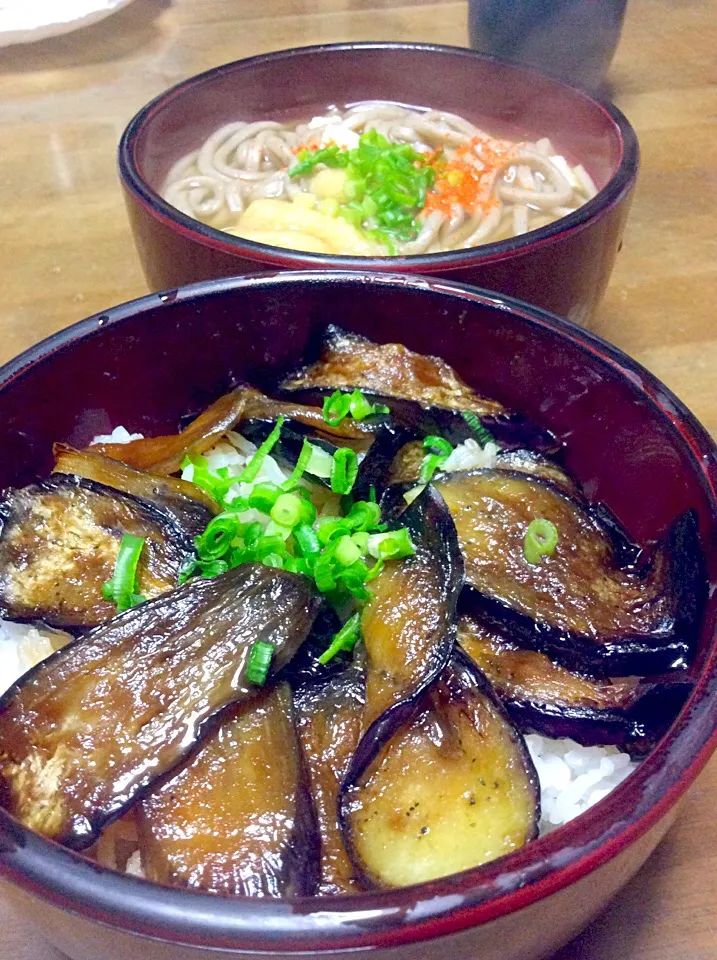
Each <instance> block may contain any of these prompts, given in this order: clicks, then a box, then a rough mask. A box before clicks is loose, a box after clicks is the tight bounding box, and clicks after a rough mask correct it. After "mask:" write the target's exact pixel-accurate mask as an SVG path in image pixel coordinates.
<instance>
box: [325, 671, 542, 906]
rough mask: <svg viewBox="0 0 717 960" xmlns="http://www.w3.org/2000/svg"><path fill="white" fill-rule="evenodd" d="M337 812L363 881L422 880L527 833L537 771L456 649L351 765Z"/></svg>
mask: <svg viewBox="0 0 717 960" xmlns="http://www.w3.org/2000/svg"><path fill="white" fill-rule="evenodd" d="M340 813H341V822H342V826H343V831H344V839H345V842H346V847H347V849H348V850H349V853H350V855H351V857H352V859H353V862H354V864H355V866H356V868H357V869H358V870H359V871H360V874H361V876H362V877H363V878H364V881H365V882H366V883H367V884H371V885H375V886H379V887H397V886H405V885H408V884H413V883H422V882H423V881H426V880H432V879H435V878H438V877H444V876H448V875H449V874H452V873H457V872H458V871H460V870H466V869H469V868H471V867H477V866H479V865H481V864H483V863H487V862H488V861H490V860H494V859H496V858H497V857H500V856H503V855H504V854H506V853H509V852H510V851H512V850H515V849H517V848H518V847H520V846H522V845H523V844H524V843H526V842H527V841H529V840H532V839H534V838H535V837H536V836H537V832H538V821H539V819H540V799H539V789H538V778H537V774H536V772H535V768H534V767H533V763H532V761H531V759H530V756H529V754H528V751H527V749H526V747H525V743H524V742H523V739H522V737H521V735H520V733H518V731H517V730H516V729H515V728H514V727H513V725H512V723H511V722H510V720H509V719H508V716H507V714H506V713H505V711H504V709H503V707H502V706H501V705H500V702H499V701H498V700H497V698H496V697H495V695H494V693H493V692H492V690H491V688H490V685H489V684H488V683H487V681H486V680H485V678H484V677H483V676H482V675H481V673H480V672H479V671H478V670H477V669H476V668H475V667H474V666H473V664H472V663H470V661H469V660H468V659H467V658H465V657H464V656H463V655H462V654H460V653H457V654H455V655H454V657H453V658H452V660H451V662H450V664H449V665H448V667H446V668H445V670H444V671H443V673H442V674H441V676H440V678H439V679H438V681H437V682H436V683H435V685H434V686H433V687H432V688H431V689H430V691H429V692H428V693H426V694H425V695H424V697H423V698H422V699H421V701H420V702H419V706H418V709H417V711H416V713H415V716H414V717H413V718H412V719H411V720H410V721H409V722H408V723H406V724H405V725H404V726H402V727H400V728H399V729H398V730H397V731H396V732H395V733H394V734H393V736H392V737H391V738H390V739H389V740H388V742H384V744H382V750H381V752H380V753H379V754H378V756H376V758H375V760H374V761H373V762H372V763H370V764H369V765H368V766H366V767H365V768H363V769H356V768H355V767H352V769H351V770H350V771H349V775H348V777H347V779H346V781H345V783H344V785H343V787H342V793H341V808H340Z"/></svg>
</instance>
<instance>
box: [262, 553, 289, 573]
mask: <svg viewBox="0 0 717 960" xmlns="http://www.w3.org/2000/svg"><path fill="white" fill-rule="evenodd" d="M284 560H285V558H284V557H282V556H281V555H280V554H278V553H267V554H266V556H265V557H262V560H261V562H262V563H263V564H264V566H265V567H275V568H276V569H277V570H283V569H284Z"/></svg>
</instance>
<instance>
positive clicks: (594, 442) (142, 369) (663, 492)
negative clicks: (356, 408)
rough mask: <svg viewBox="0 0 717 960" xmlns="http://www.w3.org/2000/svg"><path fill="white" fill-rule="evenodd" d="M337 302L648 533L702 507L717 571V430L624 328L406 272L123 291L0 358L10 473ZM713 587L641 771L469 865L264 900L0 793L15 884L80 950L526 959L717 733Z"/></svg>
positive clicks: (1, 420)
mask: <svg viewBox="0 0 717 960" xmlns="http://www.w3.org/2000/svg"><path fill="white" fill-rule="evenodd" d="M337 321H339V322H340V323H342V324H343V325H344V326H346V327H348V328H349V329H351V330H356V331H358V332H360V333H363V334H366V335H368V336H370V337H373V338H375V339H377V340H379V341H384V342H387V341H400V342H403V343H405V344H406V345H407V346H409V347H411V348H413V349H414V350H420V351H423V352H433V353H436V354H438V355H440V356H442V357H445V359H446V360H447V361H448V362H449V363H451V364H453V365H454V366H455V367H456V369H457V370H458V372H459V373H460V374H461V376H463V377H465V378H466V380H468V382H469V383H470V384H472V385H473V386H475V387H477V388H478V389H479V390H481V391H482V392H484V393H486V394H487V395H488V396H492V397H496V398H497V399H499V400H501V401H502V402H504V403H506V404H508V405H509V406H512V407H514V408H516V409H518V410H522V411H524V412H525V413H527V414H528V415H530V416H532V417H534V418H535V419H536V420H538V421H539V422H540V423H542V424H544V425H545V426H547V427H549V428H551V429H552V430H554V431H555V432H556V434H557V435H558V436H559V437H560V438H563V439H566V441H567V466H568V467H569V468H570V469H571V470H572V471H574V473H575V474H576V475H577V476H578V478H579V479H580V480H581V481H582V483H583V484H584V486H585V489H586V490H587V491H588V494H589V496H590V497H591V498H593V499H596V500H597V499H600V500H603V501H605V502H606V503H607V504H608V505H609V506H610V507H612V509H613V510H614V511H615V512H616V513H617V514H618V516H619V517H620V519H621V520H622V521H623V522H624V523H625V524H626V526H627V528H628V530H629V531H630V532H631V533H632V535H633V536H634V537H635V538H636V539H638V540H639V541H640V542H642V543H645V542H647V541H649V540H651V539H652V538H655V537H656V536H658V535H659V534H660V532H661V531H662V530H664V528H665V527H666V525H667V524H668V523H669V522H670V521H671V520H672V519H673V518H674V517H675V516H676V515H677V514H679V513H681V512H682V511H683V510H685V509H687V508H689V507H693V508H694V509H696V511H697V513H698V515H699V522H700V529H701V533H702V537H703V540H704V544H705V549H706V552H707V564H708V572H709V578H710V582H711V585H712V587H713V588H714V586H715V582H716V581H717V490H716V485H717V462H716V460H715V455H716V453H717V450H716V448H715V445H714V444H713V442H712V441H711V439H710V438H709V436H708V435H707V433H706V432H705V431H704V430H703V429H702V427H700V425H699V424H698V423H697V422H696V421H695V419H694V418H693V417H692V415H691V414H690V413H689V412H688V411H687V410H686V409H685V408H684V407H683V406H682V405H681V404H680V402H679V401H678V400H677V399H676V398H675V397H674V396H672V394H671V393H670V392H669V391H668V390H667V389H666V388H665V387H663V386H662V385H661V384H660V383H659V382H658V381H657V380H655V378H654V377H652V376H651V375H650V374H649V373H648V372H647V371H646V370H644V369H642V368H641V367H640V366H638V365H637V364H636V363H634V362H633V361H631V360H629V359H628V358H627V357H626V356H625V355H624V354H622V353H621V352H620V351H619V350H617V349H615V348H614V347H612V346H610V345H608V344H607V343H604V342H603V341H601V340H599V339H598V338H596V337H594V336H593V335H591V334H589V333H586V332H585V331H583V330H579V329H578V328H576V327H574V326H573V325H571V324H568V323H565V322H564V321H561V320H559V319H557V318H555V317H553V316H550V315H549V314H547V313H544V312H542V311H540V310H538V309H535V308H532V307H528V306H525V305H523V304H521V303H518V302H515V301H511V300H500V299H497V298H494V297H493V296H492V295H490V294H486V293H484V292H481V291H479V290H475V289H470V288H467V287H462V286H459V285H454V284H450V283H446V282H445V281H441V280H435V279H434V280H431V279H428V278H422V277H415V278H414V277H406V276H402V275H394V276H389V275H385V274H384V275H370V274H352V273H327V272H313V273H303V274H291V273H285V272H284V273H279V274H273V275H269V276H263V277H245V278H240V279H232V280H218V281H213V282H208V283H202V284H197V285H195V286H192V287H187V288H185V289H182V290H178V291H177V292H176V293H174V294H172V295H171V296H167V295H164V296H149V297H145V298H144V299H142V300H137V301H135V302H134V303H129V304H125V305H124V306H120V307H115V308H114V309H112V310H109V311H107V313H105V314H103V315H101V316H96V317H91V318H90V319H88V320H84V321H82V322H81V323H78V324H76V325H75V326H74V327H70V328H69V329H68V330H64V331H62V332H61V333H58V334H56V335H55V336H53V337H50V338H49V339H48V340H45V341H44V342H42V343H41V344H39V345H38V346H36V347H33V348H32V349H31V350H29V351H27V352H26V353H25V354H23V355H22V356H20V357H19V358H18V359H17V360H14V361H12V362H11V363H9V364H7V365H6V366H5V367H4V368H3V369H2V370H1V371H0V449H2V451H3V457H1V458H0V485H3V486H4V485H7V484H20V483H27V482H29V481H31V480H32V479H34V478H35V477H37V476H42V475H43V474H44V473H46V471H47V470H48V469H49V468H50V466H51V447H52V443H53V441H55V440H66V441H69V442H70V443H72V444H74V445H78V446H79V445H82V444H85V443H87V442H88V441H89V440H90V438H91V437H92V436H93V435H95V434H97V433H107V432H108V431H109V429H110V428H111V427H113V426H116V425H119V424H123V425H125V426H126V427H128V428H129V429H130V430H133V431H139V432H141V433H145V434H152V433H155V434H157V433H166V432H168V431H172V430H174V429H176V427H177V425H178V422H179V420H180V418H182V417H184V416H185V415H187V414H189V413H192V412H196V411H197V410H198V409H200V408H201V407H203V406H204V405H205V404H207V402H208V401H210V400H211V399H213V398H215V397H216V396H217V395H219V394H220V393H222V392H223V391H225V390H226V389H227V388H228V387H229V386H230V384H232V383H233V382H234V381H237V380H242V379H248V380H250V381H253V382H255V383H258V384H262V383H263V382H264V381H266V380H268V379H269V378H273V377H276V376H277V375H278V374H279V373H280V372H282V371H285V370H287V368H289V367H291V366H293V365H295V364H296V363H298V362H299V361H301V360H302V357H303V355H304V353H305V351H306V348H307V344H308V343H309V341H310V339H311V338H312V336H313V335H315V334H316V332H317V331H318V330H319V329H320V328H321V327H323V325H325V324H327V323H330V322H337ZM716 614H717V594H715V592H714V589H712V590H711V597H710V599H709V601H708V605H707V610H706V613H705V616H704V619H703V622H702V625H701V631H700V636H699V640H698V651H699V652H698V655H697V659H696V661H695V663H694V664H693V667H692V672H693V674H694V676H695V678H696V681H697V682H696V686H695V689H694V693H693V694H692V696H691V698H690V700H689V702H688V703H687V705H686V706H685V708H684V710H683V711H682V713H681V714H680V716H679V718H678V719H677V721H676V723H675V724H674V725H673V726H672V727H671V729H670V730H669V732H668V734H667V735H666V736H665V737H664V739H663V740H662V741H661V742H660V743H659V744H658V746H657V747H656V749H655V750H654V751H653V752H652V753H651V754H650V756H649V757H648V758H647V759H646V760H645V761H644V762H643V764H642V765H641V766H640V768H639V769H638V771H637V772H636V773H634V774H633V775H632V776H631V777H630V778H629V779H628V780H627V781H626V782H625V783H623V784H622V785H621V786H620V787H618V788H617V789H616V790H615V791H614V792H613V793H612V794H611V795H610V796H609V797H608V798H606V799H605V800H604V801H602V802H601V803H599V804H597V805H596V806H595V807H594V808H593V809H592V810H590V811H589V812H588V813H586V814H584V815H583V816H581V817H580V818H578V819H577V820H575V821H574V822H573V823H571V824H568V825H566V826H565V827H562V828H561V829H559V830H557V831H556V832H555V833H553V834H551V835H550V836H547V837H545V838H543V839H541V840H538V841H535V842H534V843H531V844H529V845H527V846H526V847H524V848H523V849H521V850H519V851H517V852H515V853H513V854H511V855H509V856H507V857H504V858H503V859H502V860H500V861H496V862H494V863H491V864H488V865H487V866H485V867H482V868H480V869H476V870H470V871H467V872H464V873H461V874H457V875H455V876H452V877H448V878H446V879H443V880H439V881H435V882H433V883H427V884H423V885H420V886H414V887H409V888H405V889H401V890H395V891H390V892H383V893H376V894H364V895H361V896H357V897H354V898H346V897H340V898H335V899H324V900H321V901H317V900H298V901H294V902H289V901H271V900H247V899H229V898H221V897H214V896H210V895H208V894H200V893H190V892H187V891H180V890H171V889H167V888H163V887H160V886H154V885H151V884H148V883H146V882H144V881H142V880H138V879H135V878H132V877H127V876H120V875H118V874H114V873H112V872H110V871H107V870H104V869H102V868H100V867H98V866H95V865H93V864H91V863H90V862H88V861H87V860H84V859H83V858H82V857H80V856H79V855H77V854H75V853H72V852H70V851H68V850H65V849H63V848H62V847H60V846H57V845H55V844H54V843H51V842H49V841H47V840H43V839H42V838H40V837H39V836H36V835H35V834H33V833H31V832H29V831H28V830H26V829H24V828H23V827H21V826H19V825H18V824H17V823H16V822H15V821H14V820H13V819H12V818H11V817H10V816H8V815H7V814H5V813H4V812H1V811H0V874H2V875H3V876H4V877H5V878H6V879H7V880H8V881H9V882H10V883H9V885H8V887H7V890H8V893H10V894H12V895H13V896H14V899H15V901H16V902H17V903H18V905H19V906H20V908H21V909H22V910H23V911H25V912H26V913H27V914H28V915H30V916H31V917H32V918H33V919H34V922H35V923H36V924H37V925H38V927H40V928H41V929H42V930H43V931H44V932H45V933H46V935H47V936H48V937H49V939H51V940H52V941H53V942H54V943H56V944H57V945H58V946H59V947H60V948H61V949H62V950H64V951H65V952H66V953H67V954H69V956H70V957H73V958H75V960H130V958H141V960H170V958H171V960H197V958H206V960H211V958H212V957H215V956H216V954H215V953H214V950H220V951H221V950H224V951H226V953H222V954H221V955H222V956H226V955H228V956H230V957H240V958H245V960H249V958H253V960H257V957H259V958H262V957H264V958H276V960H278V958H282V960H286V958H289V957H296V956H297V955H299V954H301V955H307V954H310V955H312V956H313V955H318V956H319V957H326V958H327V960H350V958H351V957H353V956H355V955H356V954H355V953H354V951H360V950H366V951H368V952H370V955H371V956H372V957H375V958H376V960H433V958H436V960H445V958H450V960H538V958H542V957H546V956H548V955H549V954H550V953H551V952H552V951H553V950H555V949H557V948H558V947H559V946H560V945H561V944H562V943H564V942H566V941H567V940H568V939H570V938H571V937H572V936H574V935H575V934H576V933H578V931H579V930H580V929H581V928H582V927H584V926H585V924H586V923H588V921H589V920H591V919H592V918H593V917H594V916H595V915H596V914H597V912H598V911H599V910H600V909H601V908H602V907H603V906H604V905H605V903H606V902H607V901H608V900H609V899H610V897H612V896H613V894H615V893H616V891H617V890H618V889H619V888H620V887H621V886H622V885H623V884H624V883H625V882H626V881H627V880H628V879H629V878H630V877H631V876H632V874H633V873H634V872H635V871H636V870H637V869H638V867H639V866H640V865H641V864H642V862H643V861H644V860H645V859H646V857H647V856H648V854H649V853H650V852H651V851H652V849H653V848H654V847H655V845H656V844H657V842H658V841H659V840H660V839H661V837H662V835H663V834H664V832H665V831H666V829H667V827H668V826H669V823H670V821H671V818H672V815H673V812H674V809H675V805H676V803H677V801H678V800H679V799H680V797H681V796H682V794H683V793H684V792H685V790H687V788H688V787H689V785H690V783H691V782H692V781H693V780H694V778H695V777H696V775H697V774H698V772H699V771H700V769H701V768H702V767H703V766H704V764H705V762H706V761H707V758H708V757H709V755H710V753H711V752H712V751H713V750H714V748H715V746H716V745H717V741H716V739H715V727H716V725H717V649H716V647H717V644H716V641H715V617H716Z"/></svg>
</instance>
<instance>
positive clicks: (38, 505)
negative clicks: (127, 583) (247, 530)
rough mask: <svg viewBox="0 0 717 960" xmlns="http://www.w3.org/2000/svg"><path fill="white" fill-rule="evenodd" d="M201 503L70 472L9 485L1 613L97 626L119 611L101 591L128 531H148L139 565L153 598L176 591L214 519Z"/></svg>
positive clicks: (0, 557)
mask: <svg viewBox="0 0 717 960" xmlns="http://www.w3.org/2000/svg"><path fill="white" fill-rule="evenodd" d="M211 518H212V514H211V512H210V511H209V510H208V509H207V508H206V507H205V506H204V505H203V504H202V503H200V502H199V501H195V500H191V501H190V500H189V499H188V498H187V501H186V502H185V503H181V502H180V500H179V499H175V500H173V501H172V502H171V504H170V503H167V501H166V499H163V498H162V497H159V496H155V498H154V500H153V501H150V500H147V499H145V498H144V497H138V496H133V495H130V494H128V493H121V492H119V491H118V490H116V489H112V488H111V487H108V486H105V485H104V484H101V483H96V482H95V481H93V480H84V479H80V478H78V477H74V476H66V475H64V474H54V475H53V476H52V477H50V478H49V479H48V480H44V481H43V482H42V483H39V484H37V485H33V486H29V487H23V488H22V489H17V490H14V489H10V490H8V491H6V492H5V498H4V500H3V502H2V504H0V523H1V524H2V529H1V532H0V616H4V617H8V618H10V619H13V620H42V621H44V622H45V623H48V624H50V625H52V626H58V627H92V626H95V625H97V624H99V623H103V622H104V621H106V620H108V619H109V618H110V617H112V616H113V615H114V614H115V613H116V612H117V611H116V607H115V605H114V604H113V603H111V602H110V601H108V600H105V599H104V597H103V596H102V584H103V583H104V582H105V581H107V580H110V579H111V578H112V575H113V573H114V569H115V564H116V561H117V554H118V552H119V548H120V543H121V541H122V536H123V534H125V533H130V534H133V535H135V536H137V537H144V538H145V544H144V547H143V550H142V555H141V557H140V561H139V566H138V570H137V581H138V585H139V592H140V593H141V594H142V596H145V597H147V598H150V599H151V598H153V597H157V596H159V595H160V594H163V593H166V592H167V591H168V590H172V589H173V588H174V586H175V585H176V582H177V575H178V573H179V571H180V570H181V568H182V566H183V565H184V564H185V563H186V562H187V561H188V559H190V558H191V557H193V556H194V542H193V538H194V536H196V535H197V534H198V533H200V532H201V531H202V530H203V529H204V527H205V526H206V525H207V523H208V522H209V521H210V520H211Z"/></svg>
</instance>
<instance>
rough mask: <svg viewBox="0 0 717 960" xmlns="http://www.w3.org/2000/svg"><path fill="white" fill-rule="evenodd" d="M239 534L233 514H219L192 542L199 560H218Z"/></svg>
mask: <svg viewBox="0 0 717 960" xmlns="http://www.w3.org/2000/svg"><path fill="white" fill-rule="evenodd" d="M238 532H239V519H238V517H237V516H236V514H233V513H220V514H219V516H218V517H214V519H213V520H211V521H210V522H209V525H208V526H207V528H206V530H205V531H204V533H203V534H202V535H201V536H200V537H196V538H195V540H194V546H195V547H196V548H197V555H198V556H199V559H200V560H218V559H219V558H220V557H223V556H224V554H225V553H228V551H229V548H230V547H231V545H232V541H233V540H234V538H235V537H236V535H237V533H238Z"/></svg>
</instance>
